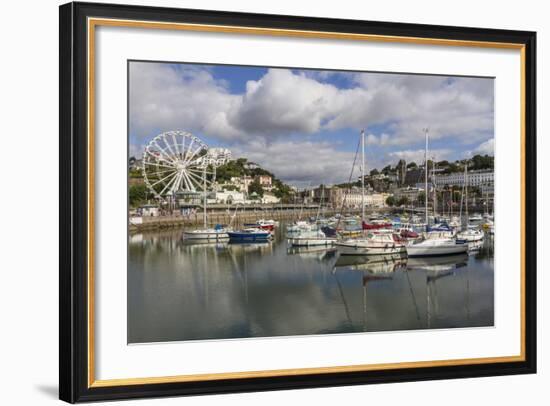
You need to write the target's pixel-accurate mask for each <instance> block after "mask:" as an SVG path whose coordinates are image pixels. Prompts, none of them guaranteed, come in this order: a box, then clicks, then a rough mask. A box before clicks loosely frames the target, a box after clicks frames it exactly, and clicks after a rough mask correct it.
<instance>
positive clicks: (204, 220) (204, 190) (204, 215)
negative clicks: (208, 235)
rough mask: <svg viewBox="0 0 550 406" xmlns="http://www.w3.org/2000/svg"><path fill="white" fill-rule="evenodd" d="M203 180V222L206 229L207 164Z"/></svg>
mask: <svg viewBox="0 0 550 406" xmlns="http://www.w3.org/2000/svg"><path fill="white" fill-rule="evenodd" d="M202 181H203V192H204V198H203V204H202V205H203V223H204V228H205V229H206V165H204V166H203V169H202Z"/></svg>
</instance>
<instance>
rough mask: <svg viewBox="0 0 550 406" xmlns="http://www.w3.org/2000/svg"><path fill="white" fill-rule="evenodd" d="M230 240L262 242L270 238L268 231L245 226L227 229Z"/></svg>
mask: <svg viewBox="0 0 550 406" xmlns="http://www.w3.org/2000/svg"><path fill="white" fill-rule="evenodd" d="M227 234H228V235H229V241H230V242H262V241H269V240H270V239H271V233H270V232H269V231H265V230H260V229H258V228H245V229H244V230H238V231H229V232H228V233H227Z"/></svg>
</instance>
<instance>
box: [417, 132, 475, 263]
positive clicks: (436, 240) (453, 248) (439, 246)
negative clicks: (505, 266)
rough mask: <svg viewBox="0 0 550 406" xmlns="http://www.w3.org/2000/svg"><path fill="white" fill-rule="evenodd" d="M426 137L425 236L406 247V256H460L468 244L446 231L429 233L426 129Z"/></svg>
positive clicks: (426, 134)
mask: <svg viewBox="0 0 550 406" xmlns="http://www.w3.org/2000/svg"><path fill="white" fill-rule="evenodd" d="M424 133H425V137H426V150H425V153H424V172H425V191H426V195H425V198H424V201H425V207H424V208H425V216H426V217H425V218H426V230H427V232H426V234H425V238H424V240H423V241H420V242H416V243H414V244H410V245H407V254H408V255H409V257H424V256H437V255H450V254H460V253H465V252H466V251H468V244H466V243H465V242H463V241H457V240H455V239H454V238H452V237H448V236H447V235H446V231H443V232H442V231H441V230H439V231H435V234H432V233H430V231H429V229H430V228H429V218H428V193H427V192H428V129H427V128H425V129H424Z"/></svg>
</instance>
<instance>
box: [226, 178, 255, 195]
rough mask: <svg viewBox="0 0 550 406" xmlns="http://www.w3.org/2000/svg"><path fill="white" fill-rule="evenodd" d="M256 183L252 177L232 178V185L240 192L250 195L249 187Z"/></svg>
mask: <svg viewBox="0 0 550 406" xmlns="http://www.w3.org/2000/svg"><path fill="white" fill-rule="evenodd" d="M253 181H254V179H252V177H251V176H241V177H232V178H231V180H230V184H231V185H232V186H236V187H237V188H238V189H239V191H240V192H243V193H245V194H246V193H248V186H250V184H251V183H252V182H253Z"/></svg>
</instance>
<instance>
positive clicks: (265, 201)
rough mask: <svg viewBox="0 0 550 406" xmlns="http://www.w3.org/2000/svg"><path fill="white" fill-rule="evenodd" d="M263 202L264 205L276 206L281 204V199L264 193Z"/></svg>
mask: <svg viewBox="0 0 550 406" xmlns="http://www.w3.org/2000/svg"><path fill="white" fill-rule="evenodd" d="M261 201H262V203H263V204H276V203H279V202H280V201H281V199H279V198H278V197H276V196H275V195H272V194H270V193H264V195H263V196H262V198H261Z"/></svg>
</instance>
